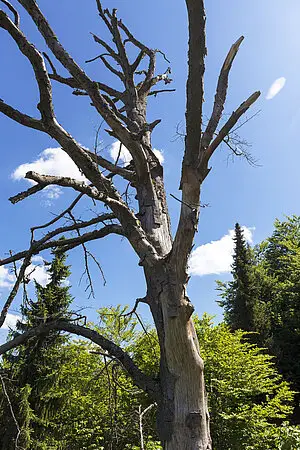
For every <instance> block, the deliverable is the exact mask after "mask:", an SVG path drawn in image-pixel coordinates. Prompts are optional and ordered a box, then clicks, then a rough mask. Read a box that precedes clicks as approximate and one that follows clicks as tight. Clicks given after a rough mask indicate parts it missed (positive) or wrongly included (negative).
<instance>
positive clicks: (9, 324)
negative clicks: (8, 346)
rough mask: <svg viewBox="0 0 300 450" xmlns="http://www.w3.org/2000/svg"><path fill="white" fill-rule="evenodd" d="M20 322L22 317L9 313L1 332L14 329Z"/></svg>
mask: <svg viewBox="0 0 300 450" xmlns="http://www.w3.org/2000/svg"><path fill="white" fill-rule="evenodd" d="M18 320H21V317H20V316H17V315H16V314H10V313H8V314H7V316H6V319H5V321H4V324H3V325H2V327H1V330H8V329H9V328H13V329H14V328H15V327H16V323H17V321H18Z"/></svg>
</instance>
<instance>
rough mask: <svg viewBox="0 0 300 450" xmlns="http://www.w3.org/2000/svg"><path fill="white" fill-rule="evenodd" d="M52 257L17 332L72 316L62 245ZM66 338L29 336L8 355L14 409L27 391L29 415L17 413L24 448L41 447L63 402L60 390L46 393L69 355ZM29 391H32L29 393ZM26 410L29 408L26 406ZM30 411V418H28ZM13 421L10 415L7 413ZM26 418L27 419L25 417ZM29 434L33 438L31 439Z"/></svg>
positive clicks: (52, 333)
mask: <svg viewBox="0 0 300 450" xmlns="http://www.w3.org/2000/svg"><path fill="white" fill-rule="evenodd" d="M52 254H53V260H52V263H51V264H50V267H49V268H48V274H49V277H50V280H49V283H48V284H47V285H46V286H42V285H41V284H39V283H37V282H35V291H36V300H28V301H27V303H26V304H25V305H23V306H22V315H23V320H22V322H20V321H19V322H18V323H17V330H18V331H26V330H27V329H29V328H31V327H35V326H38V325H40V324H41V323H45V322H48V321H51V320H53V319H58V318H66V317H68V316H69V313H68V308H69V305H70V303H71V301H72V297H71V295H70V293H69V286H68V285H66V284H65V283H64V282H65V280H66V278H67V277H68V276H69V275H70V271H69V267H68V266H67V265H66V263H65V262H66V255H65V253H64V252H62V251H61V250H60V249H59V248H58V249H55V250H53V251H52ZM66 341H67V337H66V336H65V335H62V334H61V332H59V331H55V330H51V331H50V332H49V333H47V334H45V335H40V336H38V337H32V338H30V339H29V340H28V341H27V342H26V343H25V344H24V345H23V346H22V347H19V348H18V352H17V354H13V355H9V356H7V363H8V364H9V363H10V364H9V371H10V376H11V378H12V379H13V380H14V389H13V391H12V393H11V394H12V396H13V397H14V398H13V402H14V404H15V410H16V411H19V412H20V411H21V409H22V408H20V404H21V402H22V401H23V410H24V399H23V398H22V395H21V393H22V392H24V393H26V394H27V397H26V399H25V400H26V402H25V403H26V406H27V412H26V414H18V424H19V428H20V429H21V435H20V436H19V439H20V444H21V446H22V449H29V448H30V449H35V448H36V449H37V448H42V447H40V444H41V443H42V442H43V438H44V434H45V431H46V429H48V428H49V427H50V428H51V427H52V426H53V424H51V415H52V413H53V412H54V411H55V409H56V408H57V407H59V405H60V401H61V400H62V399H60V393H59V390H58V391H57V396H56V397H55V396H53V394H52V395H51V397H50V396H48V395H47V391H48V390H49V389H50V387H52V385H53V384H55V382H56V379H57V377H58V368H59V365H60V362H62V360H64V359H65V358H67V355H66V352H65V351H64V344H65V343H66ZM28 393H29V394H28ZM25 409H26V408H25ZM29 412H30V416H31V420H30V421H29V420H28V415H29ZM8 418H9V421H10V422H11V420H12V418H11V415H10V414H8ZM25 418H26V420H25ZM11 429H15V436H16V435H17V432H18V430H17V429H16V427H15V424H12V423H9V424H8V426H7V433H9V434H10V435H11V434H12V433H11ZM28 436H30V438H28ZM10 440H11V444H10V445H11V447H7V448H6V450H10V448H11V449H15V439H12V437H10Z"/></svg>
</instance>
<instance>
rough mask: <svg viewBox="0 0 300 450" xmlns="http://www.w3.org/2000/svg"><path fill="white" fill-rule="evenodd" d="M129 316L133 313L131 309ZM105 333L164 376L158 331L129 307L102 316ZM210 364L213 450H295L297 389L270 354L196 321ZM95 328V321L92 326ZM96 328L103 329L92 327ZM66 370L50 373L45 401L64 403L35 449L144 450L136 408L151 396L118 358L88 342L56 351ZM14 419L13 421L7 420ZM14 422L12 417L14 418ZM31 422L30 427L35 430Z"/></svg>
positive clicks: (147, 438) (150, 430) (149, 431)
mask: <svg viewBox="0 0 300 450" xmlns="http://www.w3.org/2000/svg"><path fill="white" fill-rule="evenodd" d="M127 311H128V310H127ZM99 313H100V318H101V324H100V329H101V330H103V331H105V334H106V335H107V336H116V337H117V338H118V339H119V340H120V341H122V343H123V346H124V348H125V349H126V350H127V351H128V352H129V353H130V354H131V355H132V357H133V359H134V361H135V362H136V363H137V364H139V366H140V367H141V368H142V369H143V371H144V372H145V373H147V374H149V375H150V374H151V375H154V374H157V373H158V371H159V344H158V340H157V334H156V332H155V330H153V329H151V328H149V327H148V326H146V330H147V333H145V332H144V331H143V330H142V331H141V330H139V328H138V327H137V321H136V320H133V319H132V318H131V317H130V316H125V317H124V316H122V314H124V313H126V311H125V310H124V308H123V307H122V308H121V307H117V308H115V309H113V308H112V309H110V308H105V309H102V310H101V311H99ZM195 325H196V331H197V336H198V337H199V339H200V341H201V343H202V344H201V352H202V355H203V358H204V361H205V365H206V375H205V378H206V385H207V389H208V392H209V406H210V411H211V431H212V438H213V441H214V448H215V449H216V450H223V449H225V448H226V450H227V449H228V450H229V449H230V450H240V449H249V450H250V449H257V450H261V448H264V449H266V450H274V449H275V448H280V449H286V450H292V449H296V448H298V447H297V446H298V445H299V442H300V440H299V434H300V431H299V430H298V429H297V428H296V427H291V426H289V425H288V422H287V420H288V417H289V415H290V413H291V411H292V400H293V392H292V391H291V390H290V388H289V387H288V384H287V383H286V382H283V381H282V378H281V376H280V375H279V374H278V372H277V370H276V369H275V365H274V363H273V362H272V357H270V356H269V355H267V354H266V353H265V351H263V350H261V349H259V348H258V347H257V346H256V345H252V344H250V343H249V342H248V341H247V338H246V336H245V334H244V333H243V332H241V331H237V332H235V333H232V332H231V331H230V329H229V327H228V326H226V325H224V324H220V325H217V326H214V325H213V324H212V320H211V318H210V317H209V316H207V315H205V316H204V317H203V318H202V319H199V318H197V317H196V318H195ZM91 326H92V324H91ZM95 327H96V329H99V325H97V326H95ZM58 353H60V355H61V356H60V360H61V365H60V369H59V371H58V372H57V371H56V370H55V368H54V367H52V368H50V371H49V376H50V378H52V379H53V375H52V372H53V371H54V373H55V380H56V381H55V383H53V384H48V385H47V387H46V389H43V393H44V397H46V398H54V399H57V398H59V399H60V407H59V408H56V410H55V411H53V414H52V415H51V417H50V418H49V424H48V426H47V427H44V428H41V427H40V428H38V429H37V430H36V432H35V433H33V434H31V444H30V445H31V447H29V448H45V449H52V450H92V449H97V450H100V449H104V450H110V449H114V450H123V449H127V448H128V449H131V450H133V449H136V450H138V449H140V448H141V437H140V430H139V409H141V410H142V411H145V410H146V408H147V407H148V406H149V405H150V404H151V399H150V398H149V397H148V396H147V395H146V394H145V393H144V392H143V391H142V390H140V389H137V388H136V387H135V386H134V384H133V383H132V380H131V378H130V377H129V376H128V375H127V374H126V372H125V371H124V370H123V369H122V367H121V366H120V365H119V364H118V363H117V361H116V360H115V359H113V358H110V357H109V356H108V355H105V354H104V353H102V352H99V349H98V347H96V346H95V345H92V344H89V343H87V342H84V341H75V342H74V341H73V342H68V343H67V344H66V345H65V346H64V347H63V348H62V347H59V349H58ZM155 410H156V408H153V409H151V410H150V411H149V412H148V413H147V414H145V416H144V418H143V438H144V442H145V448H147V449H148V450H149V449H150V450H151V449H153V450H154V449H155V450H157V449H159V448H160V446H159V444H158V442H157V441H156V439H157V436H156V429H155V428H156V427H155ZM10 418H11V417H10ZM11 420H12V419H11ZM30 426H31V427H32V423H31V425H29V430H30Z"/></svg>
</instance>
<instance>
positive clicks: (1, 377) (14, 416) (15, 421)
mask: <svg viewBox="0 0 300 450" xmlns="http://www.w3.org/2000/svg"><path fill="white" fill-rule="evenodd" d="M1 1H3V0H1ZM0 380H1V384H2V390H3V393H4V396H5V398H6V400H7V403H8V406H9V409H10V414H11V416H12V419H13V421H14V423H15V426H16V429H17V436H16V439H15V440H14V444H15V450H18V448H19V445H18V442H19V437H20V434H21V429H20V425H19V423H18V421H17V418H16V415H15V413H14V409H13V406H12V403H11V401H10V398H9V395H8V392H7V389H6V386H5V382H4V378H3V376H2V375H1V374H0Z"/></svg>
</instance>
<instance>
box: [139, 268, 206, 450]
mask: <svg viewBox="0 0 300 450" xmlns="http://www.w3.org/2000/svg"><path fill="white" fill-rule="evenodd" d="M162 273H165V274H167V275H165V277H163V276H162ZM163 278H164V279H163ZM154 279H155V281H154ZM148 286H149V288H148V295H150V296H151V299H152V301H151V302H150V304H151V310H152V314H153V317H154V320H155V324H156V329H157V333H158V337H159V341H160V350H161V359H160V372H159V382H160V389H161V399H160V402H159V405H158V418H157V425H158V433H159V437H160V440H161V442H162V444H163V446H164V449H165V450H175V449H176V450H194V449H201V450H209V449H211V448H212V447H211V438H210V430H209V414H208V408H207V396H206V391H205V383H204V364H203V360H202V358H201V356H200V351H199V343H198V338H197V335H196V331H195V328H194V324H193V320H192V317H191V313H192V311H193V307H192V305H191V303H190V302H189V300H188V299H187V297H186V296H185V295H184V292H182V293H181V295H180V298H179V299H178V298H174V297H175V296H176V297H177V295H178V294H177V292H178V291H179V289H180V287H179V286H178V285H177V286H176V285H175V284H172V282H171V280H170V275H169V270H168V267H166V266H165V267H163V268H161V269H160V270H159V273H158V274H157V276H156V277H150V279H149V278H148ZM162 286H163V288H162ZM155 298H156V301H155V300H154V299H155ZM174 300H175V303H177V305H179V306H178V309H177V311H174V309H173V307H172V306H173V305H174Z"/></svg>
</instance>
